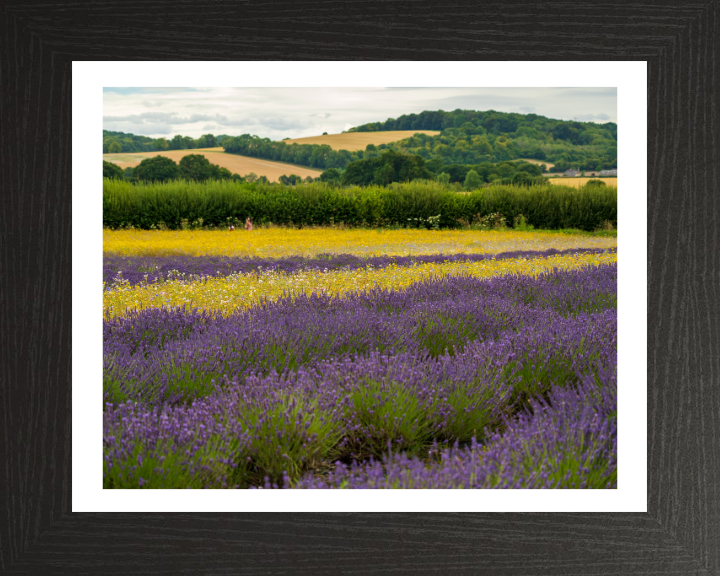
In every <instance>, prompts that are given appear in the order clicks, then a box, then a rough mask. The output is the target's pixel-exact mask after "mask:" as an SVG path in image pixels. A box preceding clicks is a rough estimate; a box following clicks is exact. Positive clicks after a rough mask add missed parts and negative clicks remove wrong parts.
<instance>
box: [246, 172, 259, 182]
mask: <svg viewBox="0 0 720 576" xmlns="http://www.w3.org/2000/svg"><path fill="white" fill-rule="evenodd" d="M257 179H258V175H257V174H255V172H250V174H246V175H245V180H247V181H248V182H256V181H257Z"/></svg>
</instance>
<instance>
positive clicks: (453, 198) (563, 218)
mask: <svg viewBox="0 0 720 576" xmlns="http://www.w3.org/2000/svg"><path fill="white" fill-rule="evenodd" d="M497 212H499V213H501V214H502V215H503V216H505V218H506V220H507V222H509V223H512V222H513V219H514V218H515V217H516V216H518V215H520V214H522V215H523V216H525V218H526V220H527V223H528V224H531V225H533V226H535V227H536V228H542V229H560V228H578V229H581V230H588V231H591V230H595V229H597V228H598V227H600V226H601V225H602V224H603V222H605V221H609V222H611V223H612V224H613V226H617V189H616V188H611V187H599V186H586V187H582V188H579V189H577V188H572V187H566V186H560V185H553V184H548V185H544V186H530V187H515V186H494V187H489V188H481V189H478V190H474V191H473V192H471V193H469V194H461V193H458V192H456V191H454V190H450V189H448V188H447V187H445V186H443V185H442V184H440V183H437V182H423V181H415V182H410V183H403V184H392V185H390V186H388V187H374V186H371V187H347V188H337V187H332V186H329V185H327V184H325V183H323V182H314V183H311V184H298V185H297V186H295V187H294V188H290V187H284V186H273V185H258V184H247V183H237V182H233V181H228V180H223V181H217V180H210V181H207V182H204V183H200V182H193V181H185V180H175V181H171V182H166V183H147V184H136V185H133V184H130V183H128V182H125V181H122V180H110V179H105V180H103V226H106V227H109V228H119V227H123V226H127V225H132V226H134V227H135V228H142V229H149V228H150V227H151V226H153V225H154V226H157V225H158V224H159V223H160V222H163V223H165V225H167V226H168V228H171V229H177V228H180V227H181V221H182V220H183V219H185V220H187V221H188V222H193V221H198V220H199V219H200V218H202V221H203V225H204V226H224V225H225V224H226V223H227V220H228V218H230V219H237V220H239V221H241V222H243V221H244V220H245V218H247V217H251V218H252V219H253V222H254V223H256V224H264V223H269V222H272V223H274V224H280V225H295V226H308V225H330V224H332V223H335V224H339V223H344V224H346V225H348V226H394V225H400V226H406V225H407V224H408V222H409V220H408V219H410V218H425V219H426V218H428V217H431V216H437V215H438V214H440V227H441V228H453V227H457V226H458V225H459V220H460V219H464V220H466V221H471V220H472V219H473V218H475V219H477V216H486V215H488V214H491V213H497Z"/></svg>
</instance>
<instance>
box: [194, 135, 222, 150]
mask: <svg viewBox="0 0 720 576" xmlns="http://www.w3.org/2000/svg"><path fill="white" fill-rule="evenodd" d="M217 145H218V143H217V138H215V136H213V135H212V134H203V135H202V136H200V138H198V139H197V147H198V148H216V147H217Z"/></svg>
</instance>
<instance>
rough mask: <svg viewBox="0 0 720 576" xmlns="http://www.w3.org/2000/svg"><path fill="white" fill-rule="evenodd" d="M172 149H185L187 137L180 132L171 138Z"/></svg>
mask: <svg viewBox="0 0 720 576" xmlns="http://www.w3.org/2000/svg"><path fill="white" fill-rule="evenodd" d="M170 150H185V138H184V137H183V136H180V134H178V135H177V136H173V139H172V140H170Z"/></svg>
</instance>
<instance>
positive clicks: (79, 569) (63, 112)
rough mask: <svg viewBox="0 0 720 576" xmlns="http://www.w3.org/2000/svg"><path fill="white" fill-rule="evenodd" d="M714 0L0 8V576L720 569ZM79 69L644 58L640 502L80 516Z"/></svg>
mask: <svg viewBox="0 0 720 576" xmlns="http://www.w3.org/2000/svg"><path fill="white" fill-rule="evenodd" d="M719 5H720V2H718V0H711V1H709V2H708V1H704V2H693V1H691V2H683V3H679V2H667V1H662V0H660V1H658V0H653V1H648V0H640V2H635V3H627V2H613V1H611V2H609V3H607V2H606V3H599V2H590V3H564V2H557V1H553V2H548V3H543V4H537V3H515V2H489V3H482V4H480V3H474V2H465V1H459V2H455V3H450V4H443V5H440V4H437V5H436V4H431V3H429V2H426V1H423V0H419V1H418V2H411V3H408V2H395V1H389V2H383V3H360V2H358V3H334V2H328V1H322V0H321V1H320V2H317V3H313V4H311V3H307V2H287V1H270V2H252V1H243V2H237V3H231V2H223V1H218V0H208V1H207V2H204V3H184V2H172V3H170V2H164V1H162V0H148V1H147V2H145V3H128V2H118V1H117V0H112V1H101V2H93V3H87V4H85V3H25V2H19V1H18V0H7V1H6V2H5V3H4V4H3V5H2V6H0V88H1V90H2V93H1V95H0V119H1V123H0V178H1V179H0V191H2V195H3V209H2V210H0V255H2V258H1V260H0V264H1V265H2V267H1V271H0V327H1V328H2V329H1V330H0V334H1V336H2V341H1V342H0V343H1V346H0V452H1V453H2V459H1V462H2V464H1V467H0V573H2V574H43V575H44V574H73V575H83V574H102V575H104V576H110V575H113V574H117V575H126V574H168V575H170V574H172V575H176V574H233V575H235V574H388V573H400V574H513V575H528V576H534V575H538V576H540V575H548V576H556V575H571V574H572V575H580V574H582V575H615V574H642V575H651V574H663V575H664V574H668V575H670V574H677V575H713V574H720V354H719V353H718V350H719V349H720V289H719V286H720V241H719V239H718V234H719V233H718V225H720V222H719V219H720V218H719V216H720V210H719V204H720V185H719V184H718V182H719V181H720V57H719V56H720V14H719V10H718V8H719ZM81 60H137V61H140V60H533V61H535V60H537V61H541V60H568V61H575V62H577V63H578V66H580V67H582V65H583V61H592V60H608V61H623V60H633V61H647V66H648V83H649V85H648V166H647V171H648V190H647V194H648V196H647V198H648V405H647V418H648V438H647V441H648V503H647V504H648V512H647V513H593V514H581V513H562V514H561V513H542V514H541V513H467V514H462V513H452V514H451V513H436V514H419V513H417V514H391V513H382V514H362V513H353V514H349V513H348V514H346V513H342V514H340V513H337V514H289V513H268V514H259V513H252V514H250V513H248V514H180V513H177V514H150V513H143V514H135V513H133V514H130V513H128V514H122V513H107V514H100V513H92V514H81V513H72V512H71V509H72V508H71V417H72V414H71V363H72V361H75V362H78V361H82V350H72V342H71V312H72V302H71V295H72V283H71V265H72V261H71V213H72V206H71V179H72V170H71V159H72V140H71V98H72V82H71V78H72V62H73V61H81ZM570 72H571V71H569V73H570ZM637 168H638V169H642V167H637ZM627 193H638V194H639V193H641V191H627ZM87 225H88V226H95V225H96V224H94V223H90V222H89V223H87ZM620 234H621V236H622V232H621V233H620ZM623 385H632V383H623ZM637 417H638V418H644V417H645V414H644V413H642V410H638V414H637Z"/></svg>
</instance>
